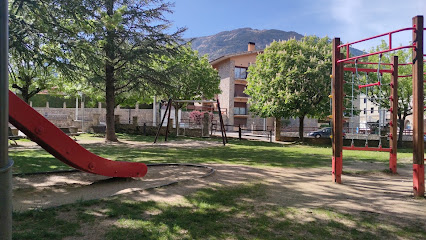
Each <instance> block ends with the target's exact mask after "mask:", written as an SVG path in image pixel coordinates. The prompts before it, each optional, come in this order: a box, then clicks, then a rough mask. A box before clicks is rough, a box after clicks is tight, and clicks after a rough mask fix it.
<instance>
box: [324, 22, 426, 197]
mask: <svg viewBox="0 0 426 240" xmlns="http://www.w3.org/2000/svg"><path fill="white" fill-rule="evenodd" d="M402 31H412V32H413V44H412V45H409V46H401V47H396V48H393V47H392V35H393V34H394V33H398V32H402ZM423 31H424V27H423V16H416V17H414V18H413V26H412V27H409V28H403V29H399V30H395V31H392V32H388V33H384V34H380V35H377V36H374V37H370V38H366V39H362V40H359V41H355V42H352V43H346V44H340V39H339V38H334V39H333V69H332V76H331V77H332V114H333V138H332V146H333V157H332V176H333V181H334V182H336V183H341V182H342V178H341V177H342V168H343V163H342V150H363V151H386V152H389V153H390V158H389V168H390V170H391V171H392V172H393V173H396V156H397V152H396V149H397V148H396V144H397V118H396V113H397V109H398V95H397V88H398V58H397V57H396V56H394V57H393V59H392V63H382V65H389V66H391V68H392V69H380V70H379V72H380V73H391V74H392V78H391V84H390V85H391V88H392V91H391V97H390V100H391V102H392V104H391V108H390V111H391V120H390V123H389V124H390V128H391V130H390V134H389V138H390V148H380V147H379V148H365V147H364V148H358V147H354V146H351V147H343V136H342V132H343V83H344V81H343V72H344V71H351V72H355V71H359V72H377V69H355V68H344V64H354V63H357V64H376V63H365V62H357V60H358V59H360V58H365V57H368V56H372V55H377V54H382V53H386V52H392V51H396V50H400V49H408V48H411V49H413V62H412V63H404V64H400V65H407V64H412V66H413V73H412V77H413V192H414V196H417V197H420V196H421V197H422V196H424V192H425V182H424V148H423V147H424V143H423V141H424V140H423V134H424V130H423V111H424V110H423V109H424V102H423V77H424V73H423V64H424V60H423V57H424V54H423ZM384 36H389V48H388V49H386V50H383V51H379V52H374V53H368V54H363V55H360V56H356V57H350V46H351V45H353V44H356V43H360V42H364V41H368V40H371V39H375V38H379V37H384ZM342 49H344V50H345V51H344V52H346V55H344V54H341V53H340V52H341V50H342ZM354 61H355V62H354ZM400 77H408V76H400ZM379 84H380V83H373V84H366V85H361V86H359V87H360V88H362V87H369V86H375V85H379Z"/></svg>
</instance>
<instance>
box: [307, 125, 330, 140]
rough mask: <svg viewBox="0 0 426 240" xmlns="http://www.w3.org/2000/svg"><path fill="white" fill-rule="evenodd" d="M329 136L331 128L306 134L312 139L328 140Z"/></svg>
mask: <svg viewBox="0 0 426 240" xmlns="http://www.w3.org/2000/svg"><path fill="white" fill-rule="evenodd" d="M330 135H331V127H326V128H321V129H319V130H317V131H313V132H310V133H308V136H309V137H314V138H330Z"/></svg>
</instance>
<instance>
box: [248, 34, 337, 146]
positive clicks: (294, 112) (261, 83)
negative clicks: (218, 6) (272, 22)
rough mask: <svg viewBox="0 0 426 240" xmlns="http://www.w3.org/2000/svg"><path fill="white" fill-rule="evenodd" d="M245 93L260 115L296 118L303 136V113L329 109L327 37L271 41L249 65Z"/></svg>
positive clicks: (323, 112) (317, 114)
mask: <svg viewBox="0 0 426 240" xmlns="http://www.w3.org/2000/svg"><path fill="white" fill-rule="evenodd" d="M249 72H250V74H249V76H248V78H247V81H248V84H247V89H246V93H247V94H249V95H250V96H251V98H250V100H249V101H250V102H249V103H250V111H252V112H254V113H255V114H258V115H260V116H262V117H275V118H277V119H280V118H290V117H298V118H299V124H300V127H299V138H300V139H302V140H303V123H304V119H305V117H312V118H322V117H324V116H326V115H327V114H328V113H329V109H330V102H329V98H328V95H329V94H330V84H331V81H330V73H331V44H330V41H329V39H328V38H327V37H325V38H319V37H316V36H308V37H304V38H303V39H301V40H300V41H297V40H295V39H291V40H288V41H281V42H273V43H272V44H271V45H270V46H268V47H267V48H266V49H265V51H264V53H263V54H260V55H258V56H257V58H256V65H254V66H251V67H250V68H249Z"/></svg>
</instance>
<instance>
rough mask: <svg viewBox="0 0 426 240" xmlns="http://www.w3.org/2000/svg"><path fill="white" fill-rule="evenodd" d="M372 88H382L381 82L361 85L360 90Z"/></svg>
mask: <svg viewBox="0 0 426 240" xmlns="http://www.w3.org/2000/svg"><path fill="white" fill-rule="evenodd" d="M372 86H380V82H376V83H369V84H364V85H359V86H358V89H361V88H365V87H372Z"/></svg>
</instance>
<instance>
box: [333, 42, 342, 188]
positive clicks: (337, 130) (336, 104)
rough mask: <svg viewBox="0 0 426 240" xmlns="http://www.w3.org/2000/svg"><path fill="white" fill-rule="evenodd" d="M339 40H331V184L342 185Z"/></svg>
mask: <svg viewBox="0 0 426 240" xmlns="http://www.w3.org/2000/svg"><path fill="white" fill-rule="evenodd" d="M339 44H340V38H334V39H333V65H332V66H333V69H332V76H331V77H332V83H331V84H332V91H331V95H332V114H333V132H332V135H333V138H332V147H333V157H332V177H333V182H336V183H342V170H343V165H342V146H343V136H342V134H343V121H342V120H343V64H338V61H339V59H340V57H341V55H340V49H339V48H338V46H339Z"/></svg>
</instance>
